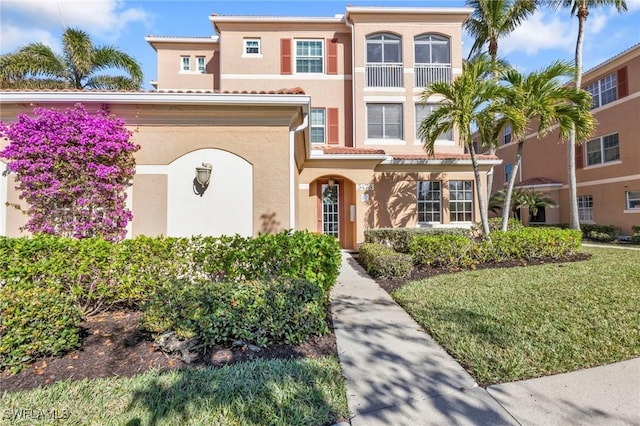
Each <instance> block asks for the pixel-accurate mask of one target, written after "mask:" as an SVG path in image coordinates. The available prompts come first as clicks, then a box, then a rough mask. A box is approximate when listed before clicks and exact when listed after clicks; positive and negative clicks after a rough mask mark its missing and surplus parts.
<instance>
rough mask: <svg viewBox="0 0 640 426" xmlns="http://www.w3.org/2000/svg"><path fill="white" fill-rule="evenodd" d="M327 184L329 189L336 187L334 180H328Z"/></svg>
mask: <svg viewBox="0 0 640 426" xmlns="http://www.w3.org/2000/svg"><path fill="white" fill-rule="evenodd" d="M327 183H328V184H329V188H333V187H334V186H336V180H335V179H334V178H332V177H330V178H329V180H328V181H327Z"/></svg>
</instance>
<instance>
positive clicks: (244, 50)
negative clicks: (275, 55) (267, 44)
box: [242, 38, 262, 58]
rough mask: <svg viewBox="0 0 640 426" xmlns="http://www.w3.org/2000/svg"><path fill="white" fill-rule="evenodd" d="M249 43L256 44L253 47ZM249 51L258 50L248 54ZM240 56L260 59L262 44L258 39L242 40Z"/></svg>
mask: <svg viewBox="0 0 640 426" xmlns="http://www.w3.org/2000/svg"><path fill="white" fill-rule="evenodd" d="M251 43H256V45H255V46H250V44H251ZM250 49H258V51H257V52H249V50H250ZM242 56H243V57H245V58H261V57H262V43H261V41H260V39H259V38H245V39H244V40H242Z"/></svg>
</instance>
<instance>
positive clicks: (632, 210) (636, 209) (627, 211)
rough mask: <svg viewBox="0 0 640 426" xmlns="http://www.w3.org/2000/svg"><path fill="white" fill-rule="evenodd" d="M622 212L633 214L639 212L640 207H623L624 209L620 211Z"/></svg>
mask: <svg viewBox="0 0 640 426" xmlns="http://www.w3.org/2000/svg"><path fill="white" fill-rule="evenodd" d="M622 213H625V214H628V213H630V214H633V213H636V214H640V208H635V209H625V210H623V211H622Z"/></svg>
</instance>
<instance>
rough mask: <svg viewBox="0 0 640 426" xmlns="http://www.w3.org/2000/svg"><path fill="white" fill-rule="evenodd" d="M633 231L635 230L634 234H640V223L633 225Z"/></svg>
mask: <svg viewBox="0 0 640 426" xmlns="http://www.w3.org/2000/svg"><path fill="white" fill-rule="evenodd" d="M631 231H632V232H633V234H634V235H635V234H640V225H637V226H632V227H631Z"/></svg>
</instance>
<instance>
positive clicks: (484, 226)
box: [468, 143, 490, 238]
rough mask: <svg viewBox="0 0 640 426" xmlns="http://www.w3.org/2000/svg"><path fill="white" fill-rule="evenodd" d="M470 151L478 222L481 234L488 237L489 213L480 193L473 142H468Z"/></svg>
mask: <svg viewBox="0 0 640 426" xmlns="http://www.w3.org/2000/svg"><path fill="white" fill-rule="evenodd" d="M468 148H469V152H470V153H471V164H473V175H474V177H475V180H476V195H477V197H478V209H479V210H480V222H482V234H483V235H484V236H485V237H486V238H490V237H489V215H488V214H487V210H486V209H485V207H484V194H483V193H482V181H481V180H480V167H479V166H478V159H477V158H476V151H475V149H473V143H470V144H468Z"/></svg>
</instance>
